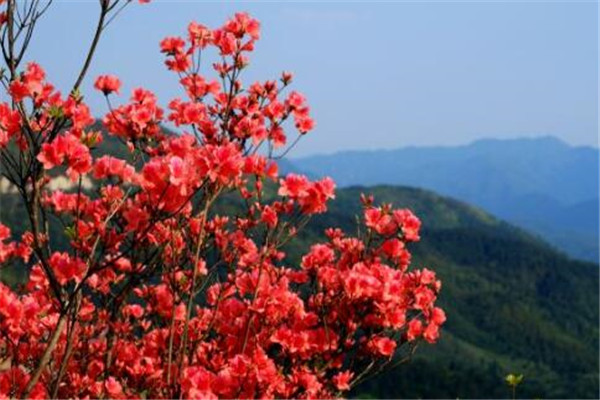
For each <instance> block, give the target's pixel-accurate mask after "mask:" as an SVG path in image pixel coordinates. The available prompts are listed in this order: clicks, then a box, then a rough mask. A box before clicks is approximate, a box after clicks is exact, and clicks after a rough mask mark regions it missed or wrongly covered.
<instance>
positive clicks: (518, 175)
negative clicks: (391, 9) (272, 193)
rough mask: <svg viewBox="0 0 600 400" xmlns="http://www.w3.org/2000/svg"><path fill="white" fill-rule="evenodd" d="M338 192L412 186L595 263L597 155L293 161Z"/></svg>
mask: <svg viewBox="0 0 600 400" xmlns="http://www.w3.org/2000/svg"><path fill="white" fill-rule="evenodd" d="M290 161H291V164H290V165H288V168H292V166H293V167H294V168H296V169H298V170H300V171H304V172H306V173H308V174H309V175H313V176H322V175H329V176H331V177H333V178H334V179H335V181H336V182H337V184H338V185H339V186H341V187H348V186H352V185H365V186H370V185H378V184H390V185H410V186H415V187H421V188H426V189H431V190H434V191H436V192H438V193H440V194H444V195H447V196H452V197H455V198H457V199H460V200H464V201H467V202H469V203H471V204H474V205H477V206H479V207H482V208H483V209H485V210H486V211H488V212H490V213H492V214H494V215H496V216H498V217H500V218H502V219H505V220H507V221H509V222H511V223H514V224H516V225H518V226H521V227H523V228H526V229H528V230H530V231H532V232H534V233H537V234H539V235H541V236H542V237H543V238H545V239H546V240H547V241H548V242H550V243H551V244H553V245H555V246H556V247H558V248H559V249H561V250H563V251H565V252H566V253H568V254H569V255H571V256H573V257H576V258H580V259H585V260H591V261H596V262H598V257H599V234H598V230H599V226H598V225H599V223H598V219H599V215H598V205H599V199H598V190H599V179H600V178H599V172H598V168H599V152H598V150H597V149H594V148H591V147H573V146H570V145H568V144H566V143H564V142H562V141H561V140H559V139H556V138H554V137H541V138H534V139H513V140H496V139H486V140H480V141H476V142H474V143H472V144H469V145H466V146H457V147H406V148H401V149H396V150H379V151H348V152H341V153H336V154H331V155H320V156H311V157H306V158H299V159H292V160H290Z"/></svg>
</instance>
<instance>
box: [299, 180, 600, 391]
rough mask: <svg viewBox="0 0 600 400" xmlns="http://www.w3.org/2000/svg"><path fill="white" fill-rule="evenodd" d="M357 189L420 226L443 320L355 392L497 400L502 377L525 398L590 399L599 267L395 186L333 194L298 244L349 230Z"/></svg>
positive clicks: (422, 255) (420, 261)
mask: <svg viewBox="0 0 600 400" xmlns="http://www.w3.org/2000/svg"><path fill="white" fill-rule="evenodd" d="M361 192H369V193H373V194H374V195H375V199H376V200H377V201H385V202H392V203H394V205H396V206H401V207H409V208H411V209H413V210H414V211H415V212H416V213H417V215H419V216H420V217H421V219H422V221H423V228H422V235H421V237H422V240H421V242H419V243H416V244H414V245H413V246H412V250H413V255H414V263H415V265H416V266H429V267H431V268H434V269H435V270H436V271H437V273H438V274H439V276H440V277H441V279H442V281H443V290H442V294H441V297H440V304H441V305H442V306H443V307H444V308H445V310H446V312H447V315H448V321H447V323H446V325H445V326H444V330H443V335H442V339H441V341H440V343H439V344H437V345H435V346H427V345H424V346H423V348H421V349H420V351H418V352H417V356H416V359H415V360H413V362H411V363H410V364H407V365H404V366H400V367H399V368H398V369H396V370H395V371H392V372H389V373H386V374H384V375H382V376H380V378H379V379H377V380H375V381H372V382H370V383H368V384H366V385H364V386H363V387H361V388H360V389H358V390H357V392H356V394H365V393H369V394H371V395H374V396H376V397H381V398H397V397H418V398H430V397H442V398H457V397H459V398H469V397H471V398H472V397H476V398H499V397H506V396H508V395H509V392H508V390H507V388H506V387H505V385H504V382H503V376H504V375H506V374H507V373H509V372H512V371H516V372H521V373H524V374H525V376H526V378H525V381H524V383H523V384H522V386H521V387H520V388H519V394H520V395H522V396H525V397H541V398H550V397H554V398H556V397H561V398H572V397H575V398H596V397H597V396H598V390H599V386H598V385H599V383H598V266H597V265H595V264H591V263H585V262H579V261H573V260H571V259H569V258H568V257H566V256H564V255H563V254H561V253H559V252H557V251H555V250H553V248H552V247H550V246H549V245H547V244H545V243H544V242H541V241H539V240H538V239H536V238H534V237H533V236H530V235H529V234H527V233H525V232H524V231H521V230H519V229H517V228H514V227H512V226H510V225H508V224H506V223H504V222H501V221H499V220H497V219H495V218H493V217H491V216H490V215H488V214H486V213H484V212H482V211H481V210H479V209H477V208H474V207H471V206H469V205H466V204H464V203H460V202H458V201H455V200H451V199H448V198H444V197H440V196H438V195H435V194H433V193H431V192H428V191H424V190H419V189H411V188H402V187H385V186H379V187H372V188H348V189H342V190H339V191H338V194H337V199H336V200H335V201H334V202H333V204H332V206H331V209H330V212H329V213H328V214H326V215H323V216H322V217H320V218H317V219H316V220H315V221H314V222H313V223H312V224H311V225H310V226H309V230H308V232H306V235H305V236H304V237H303V238H302V242H304V243H308V242H309V241H310V242H312V241H314V240H315V239H316V238H317V237H318V236H319V235H320V232H321V231H322V229H323V228H325V227H326V226H339V227H342V228H344V229H345V230H347V231H352V230H353V229H354V226H355V223H354V221H355V217H354V215H355V214H357V213H359V212H360V205H359V201H358V197H359V194H360V193H361Z"/></svg>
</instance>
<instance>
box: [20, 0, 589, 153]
mask: <svg viewBox="0 0 600 400" xmlns="http://www.w3.org/2000/svg"><path fill="white" fill-rule="evenodd" d="M235 11H248V12H250V13H251V14H252V15H254V16H255V17H257V18H258V19H260V20H261V23H262V37H261V40H260V41H259V42H258V44H257V46H256V52H255V53H254V54H253V56H252V58H251V65H250V67H249V68H248V70H247V71H246V74H245V75H243V76H242V80H243V81H244V82H245V83H247V84H249V83H251V82H252V81H254V80H265V79H272V78H276V77H277V76H278V75H279V73H280V71H283V70H291V71H293V72H294V73H295V77H296V79H295V82H294V85H293V89H296V90H299V91H301V92H303V93H304V94H306V96H307V97H308V99H309V103H310V105H311V108H312V112H313V115H314V117H315V119H316V121H317V127H316V129H315V131H314V132H311V133H310V134H309V135H308V136H307V137H306V138H305V139H304V140H302V141H301V143H300V144H299V145H298V146H297V148H295V149H294V151H293V152H291V153H290V156H291V157H293V158H296V157H301V156H306V155H311V154H324V153H334V152H338V151H344V150H366V149H382V148H400V147H407V146H430V145H444V146H454V145H464V144H468V143H470V142H473V141H475V140H478V139H482V138H498V139H505V138H516V137H523V136H527V137H530V136H548V135H550V136H556V137H558V138H560V139H561V140H563V141H565V142H567V143H569V144H572V145H587V146H593V147H595V148H597V147H598V91H597V88H598V70H597V68H598V38H597V34H598V6H597V4H596V3H590V2H581V3H574V2H571V3H560V2H552V3H540V2H534V3H521V2H506V3H498V2H477V3H475V2H470V3H451V2H444V3H431V2H427V3H407V2H398V3H389V2H385V3H384V2H377V3H361V2H348V3H341V2H322V3H315V2H306V3H304V2H288V3H274V2H225V3H222V2H221V3H215V2H202V1H186V2H181V1H179V2H177V1H175V2H168V3H167V2H162V1H155V2H152V3H150V4H148V5H145V6H138V5H136V4H132V5H131V6H129V7H128V8H127V10H125V12H124V13H122V14H121V15H120V16H119V17H118V18H117V19H116V20H115V21H114V22H113V23H112V24H111V25H110V26H109V28H108V30H107V31H106V34H105V36H104V37H103V39H102V41H101V42H100V45H99V47H98V52H97V55H96V58H95V59H94V62H93V64H92V68H91V69H90V74H89V75H88V78H87V80H86V82H85V84H84V88H83V89H84V94H85V95H86V100H87V101H88V102H89V104H90V105H91V107H92V109H93V112H94V114H95V115H98V116H101V115H103V114H104V113H105V112H106V107H105V104H104V101H103V98H102V96H101V95H100V94H99V93H98V92H95V91H93V90H92V88H91V87H92V82H93V78H94V77H95V76H97V75H99V74H103V73H113V74H116V75H118V76H119V77H120V78H121V79H122V80H123V82H124V90H123V91H122V95H121V96H120V97H119V98H115V99H114V100H113V101H114V102H115V103H120V102H124V101H126V99H127V97H128V96H129V93H130V91H131V89H132V88H134V87H137V86H144V87H147V88H149V89H151V90H154V91H155V92H156V93H157V95H158V97H159V100H160V103H161V105H163V106H166V104H167V103H168V101H169V100H170V99H171V98H172V97H175V96H177V95H181V92H180V91H179V89H178V85H177V79H176V76H175V75H174V74H172V73H170V72H168V71H166V69H165V68H164V66H163V57H162V55H161V54H160V53H159V51H158V42H159V41H160V40H161V39H162V38H163V37H165V36H169V35H184V34H185V30H186V27H187V24H188V22H190V21H191V20H195V21H197V22H201V23H205V24H207V25H209V26H211V27H217V26H219V25H220V24H222V23H223V22H224V20H225V19H226V18H227V17H228V16H229V15H231V14H232V13H233V12H235ZM96 16H97V4H96V2H86V1H79V2H73V1H62V2H61V1H59V2H57V3H56V4H53V6H52V7H51V8H50V10H49V12H48V14H47V15H46V16H45V17H44V18H43V19H42V20H41V21H40V25H39V30H38V32H37V36H35V37H34V39H33V41H32V45H31V49H30V51H29V55H28V56H29V59H30V60H36V61H38V62H40V64H41V65H42V66H43V67H44V68H45V69H46V70H47V72H48V76H49V79H50V80H51V81H52V82H54V83H56V86H57V87H59V88H60V89H62V90H63V91H64V90H65V88H67V87H69V85H70V84H71V83H72V79H73V78H72V77H73V75H74V71H75V70H77V68H79V67H80V65H81V63H82V57H83V56H82V54H83V52H84V50H85V48H87V46H88V45H89V41H90V40H91V36H92V35H91V34H92V30H93V28H94V24H95V18H96ZM65 49H68V51H65ZM205 65H207V64H205ZM209 70H210V68H209V67H205V68H204V72H207V71H209ZM209 72H210V71H209Z"/></svg>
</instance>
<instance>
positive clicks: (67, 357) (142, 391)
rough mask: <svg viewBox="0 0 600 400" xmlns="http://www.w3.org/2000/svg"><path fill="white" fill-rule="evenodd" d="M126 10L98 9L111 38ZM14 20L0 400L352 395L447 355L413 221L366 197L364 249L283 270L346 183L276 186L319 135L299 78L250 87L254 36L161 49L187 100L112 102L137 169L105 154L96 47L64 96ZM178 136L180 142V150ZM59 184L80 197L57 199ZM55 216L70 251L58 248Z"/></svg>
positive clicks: (3, 122) (315, 255) (8, 41)
mask: <svg viewBox="0 0 600 400" xmlns="http://www.w3.org/2000/svg"><path fill="white" fill-rule="evenodd" d="M0 3H1V2H0ZM117 3H118V1H114V2H112V3H111V2H108V1H104V0H103V1H101V2H100V4H101V21H100V22H99V26H100V29H99V30H98V32H97V37H96V39H97V38H98V37H99V33H100V32H101V31H102V30H103V29H104V28H105V26H106V20H107V18H110V15H111V13H112V15H114V13H115V6H116V4H117ZM33 4H37V2H32V7H34V6H33ZM125 4H127V3H125ZM15 7H16V6H15V2H14V1H13V2H11V1H8V2H7V3H6V10H5V11H4V12H3V13H2V15H1V17H0V21H1V22H0V23H1V24H2V25H1V29H2V47H3V50H4V55H5V61H6V64H7V69H4V70H3V73H2V77H1V80H2V83H3V84H4V86H5V87H6V88H7V93H8V95H9V96H10V101H9V102H4V103H1V104H0V151H1V160H2V167H3V173H4V175H5V177H6V179H8V180H9V181H10V182H12V184H13V185H14V186H15V187H16V188H17V190H18V192H19V194H20V196H21V198H22V201H23V203H24V204H25V206H26V209H27V211H28V216H29V225H30V229H29V231H27V232H26V233H25V234H24V235H23V236H22V237H21V238H20V239H18V238H13V237H12V236H11V233H10V230H9V229H8V228H7V227H6V226H4V225H2V224H0V264H2V265H7V264H8V263H15V262H20V263H23V264H25V265H26V266H29V268H30V274H29V278H28V281H27V282H26V284H25V285H24V286H23V287H22V288H19V290H14V289H12V288H10V287H8V286H6V285H2V284H0V365H1V367H0V397H6V398H8V397H11V398H12V397H31V398H46V397H60V398H67V397H68V398H83V397H92V398H107V397H109V398H138V397H146V398H182V397H184V398H254V397H271V398H272V397H277V398H292V397H293V398H317V397H318V398H325V397H338V396H343V395H344V394H345V393H347V392H348V391H349V390H350V389H351V388H352V387H354V386H355V385H356V384H358V383H360V382H361V381H363V380H364V379H366V378H368V377H369V376H372V375H373V374H376V373H378V372H380V371H381V370H382V369H383V368H386V367H389V366H392V365H394V364H397V363H399V362H402V361H404V360H405V359H406V357H408V356H410V354H411V353H412V351H414V349H415V347H416V344H417V343H418V342H419V341H421V340H425V341H427V342H430V343H433V342H435V341H436V340H437V338H438V335H439V326H440V325H441V324H442V323H443V322H444V320H445V316H444V312H443V311H442V310H441V309H440V308H437V307H435V305H434V303H435V300H436V297H437V295H438V292H439V290H440V287H441V283H440V281H438V280H436V277H435V273H434V272H432V271H430V270H428V269H422V270H409V263H410V253H409V251H408V249H407V247H406V245H407V244H408V243H410V242H414V241H417V240H419V228H420V221H419V220H418V219H417V217H415V216H414V215H413V214H412V213H411V212H410V211H409V210H405V209H393V208H392V207H391V206H390V205H383V206H375V205H374V203H373V199H372V198H370V197H366V196H364V197H363V198H362V202H363V205H364V225H365V226H364V227H363V228H362V229H361V230H360V232H361V233H360V234H359V235H357V236H349V235H347V234H345V233H343V232H342V231H340V230H339V229H328V230H327V231H326V235H327V241H326V242H325V243H319V244H315V245H313V246H312V247H311V248H310V251H309V252H308V253H307V254H306V255H304V256H303V257H302V262H301V264H300V265H299V266H292V265H289V264H288V261H286V254H285V253H284V252H283V250H282V246H284V245H285V244H286V243H288V242H289V241H290V240H292V239H293V238H294V236H296V235H297V232H298V231H299V229H301V228H302V227H303V226H304V225H305V224H306V223H307V222H308V219H309V218H310V216H311V215H314V214H318V213H323V212H325V211H326V210H327V202H328V200H330V199H333V198H334V196H335V194H334V192H335V191H334V188H335V185H334V183H333V181H332V180H331V179H329V178H324V179H321V180H318V181H310V180H309V179H307V178H306V177H304V176H300V175H294V174H289V175H287V176H285V177H279V176H278V170H277V163H276V160H277V159H278V158H279V157H281V156H282V155H283V154H285V152H286V151H287V150H289V148H290V147H291V146H293V144H294V143H295V141H296V140H297V139H298V138H300V137H301V136H303V135H305V134H307V133H308V132H309V131H311V129H312V128H313V127H314V122H313V120H312V119H311V117H310V110H309V107H308V106H307V103H306V100H305V98H304V96H302V95H301V94H300V93H298V92H295V91H291V92H287V89H288V86H289V85H290V84H291V82H292V75H291V74H290V73H283V74H282V76H281V78H280V79H279V81H275V80H272V81H265V82H256V83H254V84H252V85H250V86H249V87H247V88H245V87H244V86H243V85H242V82H241V80H240V74H241V73H242V71H243V70H244V69H245V68H246V67H247V66H248V63H249V59H248V55H249V53H251V52H252V50H253V49H254V45H255V43H256V41H257V40H258V38H259V35H260V29H259V23H258V21H257V20H255V19H253V18H251V17H250V16H249V15H247V14H243V13H239V14H236V15H235V16H234V17H233V18H231V19H230V20H228V21H227V22H226V23H225V24H224V25H223V26H222V27H220V28H218V29H214V30H212V29H209V28H207V27H205V26H203V25H200V24H198V23H195V22H192V23H191V24H190V25H189V26H188V31H187V38H185V39H184V38H181V37H168V38H166V39H164V40H163V41H162V42H161V43H160V50H161V51H162V52H163V53H164V55H165V57H166V62H165V64H166V66H167V68H168V69H170V70H171V71H173V72H174V73H175V74H176V76H177V78H178V81H179V84H180V85H181V87H182V89H183V93H184V94H185V96H184V97H182V98H178V99H175V100H172V101H171V102H170V103H168V107H167V108H166V109H163V108H161V107H160V106H159V104H158V101H157V98H156V96H155V95H154V94H153V93H151V92H150V91H148V90H145V89H142V88H138V89H135V90H134V91H133V93H132V95H131V97H130V99H129V101H128V102H126V103H125V104H122V105H120V106H118V107H112V106H111V104H112V102H110V101H108V102H107V104H108V105H109V111H108V113H107V114H106V116H105V117H104V119H103V125H104V127H105V129H106V131H107V132H108V133H109V134H110V135H114V136H115V137H117V138H119V139H120V140H121V141H122V142H123V143H124V144H126V145H127V147H128V149H129V151H130V153H131V157H130V158H129V159H127V160H125V159H118V158H116V157H113V156H110V155H105V156H102V157H98V156H96V155H95V148H96V147H97V145H98V144H99V143H100V142H101V141H102V133H101V132H98V131H93V130H91V128H90V127H91V124H92V123H93V122H94V119H93V118H92V115H91V113H90V110H89V108H88V106H86V104H85V103H84V101H83V97H82V96H81V95H80V93H79V84H80V83H81V79H82V77H83V75H85V70H86V69H87V65H89V60H90V59H91V55H92V54H93V48H94V47H95V43H96V42H97V40H96V39H95V40H94V44H93V45H92V49H91V51H90V53H89V55H88V58H87V59H86V64H85V65H84V68H83V70H82V74H81V75H80V79H78V80H77V83H76V84H75V86H74V88H73V90H72V91H71V92H70V94H69V95H68V96H63V95H62V94H61V93H60V92H58V91H57V90H56V89H55V88H54V87H53V86H52V84H50V83H49V82H48V81H47V80H46V76H45V73H44V71H43V69H42V68H41V67H40V66H39V65H37V64H35V63H29V64H27V65H26V67H25V68H24V69H23V70H20V69H19V65H20V60H21V56H19V55H18V54H19V51H18V49H17V48H16V47H15V46H16V45H15V43H16V34H17V33H16V32H17V31H18V30H19V29H28V28H20V27H21V23H20V22H19V21H18V19H19V18H21V16H19V17H17V13H16V12H15ZM33 9H34V12H33V13H32V14H31V16H30V18H38V17H39V16H40V15H41V12H38V11H36V10H35V7H34V8H33ZM25 18H26V17H25ZM111 20H112V19H108V21H109V22H110V21H111ZM33 22H34V23H33V24H32V25H35V20H34V21H33ZM25 47H26V43H24V44H23V49H24V48H25ZM208 47H212V48H214V49H216V51H217V52H218V53H219V54H220V56H221V57H220V61H218V62H215V63H214V64H213V65H212V67H213V69H214V71H215V79H210V78H208V77H206V76H204V75H202V74H200V55H201V54H203V52H204V51H205V49H206V48H208ZM94 87H95V88H96V89H97V90H98V91H99V93H101V94H102V95H104V96H106V97H107V100H108V99H109V97H110V96H112V95H114V94H118V93H119V91H120V88H121V82H120V81H119V79H118V78H116V77H114V76H112V75H103V76H100V77H98V78H97V79H96V81H95V85H94ZM167 122H170V123H171V124H172V125H175V126H176V127H179V128H180V129H181V133H180V134H177V135H172V134H166V133H165V132H164V131H163V130H162V129H161V126H162V125H163V124H164V123H167ZM286 125H293V126H295V128H296V130H297V132H298V134H297V136H296V139H295V140H294V141H293V142H292V144H288V136H287V134H286V131H285V130H284V126H286ZM57 174H58V175H60V174H66V175H67V176H68V177H69V178H70V179H71V180H72V181H73V182H74V188H75V189H73V190H70V191H68V190H64V191H63V190H51V189H50V188H49V181H50V176H56V175H57ZM84 178H85V179H89V180H91V181H92V182H93V189H91V190H90V189H86V188H85V187H84V186H83V184H82V182H83V180H84ZM272 187H274V188H275V189H276V193H274V194H271V193H267V192H269V190H267V189H268V188H272ZM271 192H272V191H271ZM223 196H237V198H238V199H239V204H240V207H239V213H237V214H232V215H219V214H217V213H216V212H215V211H214V210H215V209H214V205H215V203H217V202H218V201H219V199H220V198H222V197H223ZM51 215H52V216H54V217H56V218H58V219H59V220H60V221H61V222H62V224H63V226H64V235H65V237H66V238H67V239H68V243H69V247H68V249H67V250H66V251H62V252H61V251H57V250H55V249H54V248H53V243H54V240H56V238H52V237H50V233H49V230H48V219H49V218H50V216H51Z"/></svg>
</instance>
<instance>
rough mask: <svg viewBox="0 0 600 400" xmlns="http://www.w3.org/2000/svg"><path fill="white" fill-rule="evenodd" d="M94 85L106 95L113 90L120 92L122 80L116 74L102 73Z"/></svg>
mask: <svg viewBox="0 0 600 400" xmlns="http://www.w3.org/2000/svg"><path fill="white" fill-rule="evenodd" d="M94 87H95V88H96V89H98V90H100V91H101V92H102V93H104V95H105V96H107V95H109V94H110V93H112V92H116V93H119V90H120V89H121V81H120V80H119V78H117V77H116V76H114V75H100V76H99V77H98V78H96V82H94Z"/></svg>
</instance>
